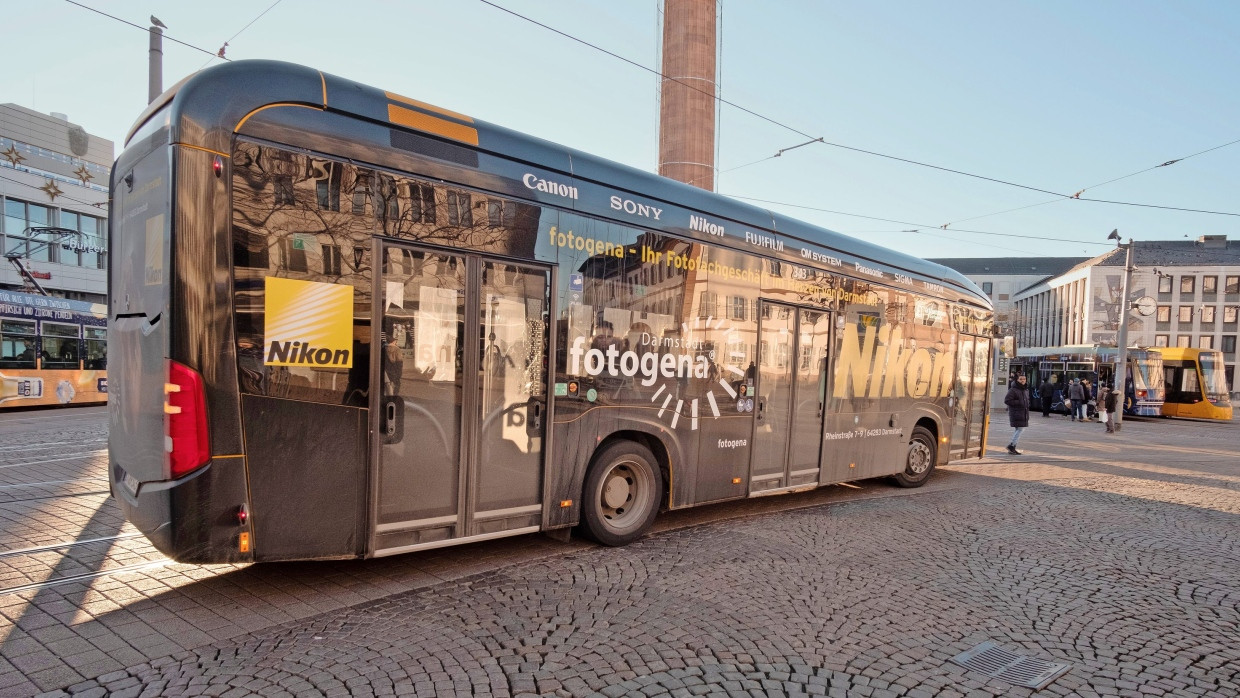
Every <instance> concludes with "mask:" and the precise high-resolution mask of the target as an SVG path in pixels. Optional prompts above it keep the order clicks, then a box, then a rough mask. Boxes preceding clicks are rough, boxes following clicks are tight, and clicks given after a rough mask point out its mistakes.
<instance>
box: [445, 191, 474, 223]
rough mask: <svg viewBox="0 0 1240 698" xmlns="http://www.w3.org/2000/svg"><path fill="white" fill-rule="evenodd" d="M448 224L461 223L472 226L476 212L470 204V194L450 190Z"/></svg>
mask: <svg viewBox="0 0 1240 698" xmlns="http://www.w3.org/2000/svg"><path fill="white" fill-rule="evenodd" d="M448 225H459V226H461V227H463V228H472V227H473V225H474V212H473V209H472V207H471V206H470V196H469V194H466V193H464V192H456V191H450V192H448Z"/></svg>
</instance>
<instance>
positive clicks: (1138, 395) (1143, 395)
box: [1137, 390, 1145, 397]
mask: <svg viewBox="0 0 1240 698" xmlns="http://www.w3.org/2000/svg"><path fill="white" fill-rule="evenodd" d="M1137 397H1145V391H1144V390H1138V391H1137Z"/></svg>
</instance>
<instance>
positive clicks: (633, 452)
mask: <svg viewBox="0 0 1240 698" xmlns="http://www.w3.org/2000/svg"><path fill="white" fill-rule="evenodd" d="M582 495H583V496H582V508H583V510H582V518H583V519H584V521H583V523H584V529H585V533H586V535H587V536H589V537H590V538H592V539H594V540H596V541H598V542H599V543H602V544H603V545H611V546H619V545H627V544H629V543H631V542H633V541H635V540H637V539H638V538H640V537H641V536H642V535H643V534H645V533H646V531H647V530H648V529H649V528H650V525H651V524H652V523H654V517H655V516H656V515H657V514H658V513H659V500H660V498H661V497H662V495H663V474H662V472H661V471H660V470H659V466H658V463H657V461H655V458H654V454H652V453H651V452H650V449H648V448H646V447H645V446H642V445H641V444H638V443H634V442H632V441H617V442H616V443H613V444H611V445H610V446H608V447H607V448H605V449H603V450H602V451H599V452H598V453H597V454H595V456H594V459H593V460H592V461H591V462H590V470H589V472H588V473H587V475H586V482H585V487H584V488H583V492H582Z"/></svg>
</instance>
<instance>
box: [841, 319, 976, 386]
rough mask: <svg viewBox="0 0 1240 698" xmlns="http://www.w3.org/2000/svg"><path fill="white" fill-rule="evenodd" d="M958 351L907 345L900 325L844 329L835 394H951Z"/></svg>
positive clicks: (852, 326) (849, 326)
mask: <svg viewBox="0 0 1240 698" xmlns="http://www.w3.org/2000/svg"><path fill="white" fill-rule="evenodd" d="M954 365H955V361H954V354H953V352H950V351H931V350H929V349H926V348H924V347H923V348H914V347H913V346H905V342H904V332H903V330H902V329H901V328H900V327H899V326H896V327H894V328H893V327H892V326H891V325H884V326H882V327H878V328H875V327H873V326H870V327H866V328H865V336H864V337H861V336H859V333H858V329H857V326H856V325H855V324H850V325H848V327H846V328H845V330H844V341H843V345H842V346H841V347H840V356H839V363H838V364H836V368H835V387H834V390H833V391H832V393H833V395H834V396H835V397H871V398H880V397H905V396H907V397H914V398H922V397H927V396H929V397H947V396H948V395H950V394H951V389H952V378H953V374H952V368H953V367H954Z"/></svg>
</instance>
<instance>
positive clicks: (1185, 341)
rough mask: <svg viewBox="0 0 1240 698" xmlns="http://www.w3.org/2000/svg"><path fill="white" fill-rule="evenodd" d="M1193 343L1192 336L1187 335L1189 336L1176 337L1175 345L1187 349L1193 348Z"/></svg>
mask: <svg viewBox="0 0 1240 698" xmlns="http://www.w3.org/2000/svg"><path fill="white" fill-rule="evenodd" d="M1192 342H1193V338H1192V336H1191V335H1187V334H1181V335H1176V338H1175V345H1176V346H1177V347H1181V348H1184V349H1187V348H1189V347H1191V346H1193V344H1192Z"/></svg>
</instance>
